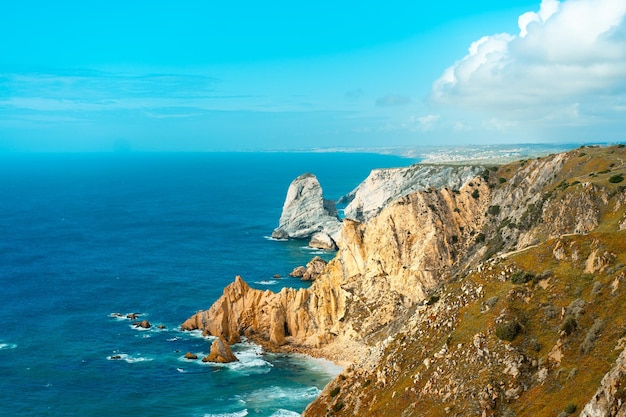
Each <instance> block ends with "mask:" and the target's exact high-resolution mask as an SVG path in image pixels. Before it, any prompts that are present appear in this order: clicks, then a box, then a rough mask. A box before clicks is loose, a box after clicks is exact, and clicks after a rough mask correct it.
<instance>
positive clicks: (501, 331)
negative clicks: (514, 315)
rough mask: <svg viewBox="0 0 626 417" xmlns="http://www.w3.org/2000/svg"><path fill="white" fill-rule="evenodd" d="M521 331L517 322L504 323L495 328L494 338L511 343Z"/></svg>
mask: <svg viewBox="0 0 626 417" xmlns="http://www.w3.org/2000/svg"><path fill="white" fill-rule="evenodd" d="M521 330H522V327H521V326H520V325H519V323H518V322H517V321H505V322H504V323H500V324H498V325H497V326H496V337H497V338H498V339H500V340H506V341H507V342H512V341H513V340H514V339H515V337H516V336H517V335H518V334H519V332H520V331H521Z"/></svg>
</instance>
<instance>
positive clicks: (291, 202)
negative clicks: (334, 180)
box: [272, 174, 341, 242]
mask: <svg viewBox="0 0 626 417" xmlns="http://www.w3.org/2000/svg"><path fill="white" fill-rule="evenodd" d="M340 231H341V221H340V220H339V218H338V217H337V208H336V207H335V203H334V202H333V201H330V200H325V199H324V196H323V195H322V187H321V185H320V183H319V181H318V180H317V177H315V175H313V174H303V175H300V176H299V177H298V178H296V179H295V180H293V181H292V182H291V184H290V185H289V189H288V190H287V197H286V198H285V204H284V205H283V211H282V214H281V216H280V220H279V225H278V227H277V228H276V229H274V231H273V232H272V237H273V238H275V239H308V238H310V237H311V236H313V235H314V234H315V233H317V232H324V233H325V234H326V235H328V236H329V237H330V238H331V239H332V240H333V241H334V242H336V241H337V240H338V239H339V234H340Z"/></svg>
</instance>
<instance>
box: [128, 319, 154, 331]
mask: <svg viewBox="0 0 626 417" xmlns="http://www.w3.org/2000/svg"><path fill="white" fill-rule="evenodd" d="M133 326H135V327H141V328H142V329H149V328H150V327H152V325H151V324H150V322H149V321H148V320H142V321H137V322H135V323H133Z"/></svg>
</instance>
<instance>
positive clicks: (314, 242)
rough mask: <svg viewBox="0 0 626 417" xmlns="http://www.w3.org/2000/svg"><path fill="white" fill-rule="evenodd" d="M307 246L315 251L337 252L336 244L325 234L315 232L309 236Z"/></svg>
mask: <svg viewBox="0 0 626 417" xmlns="http://www.w3.org/2000/svg"><path fill="white" fill-rule="evenodd" d="M309 246H310V247H312V248H316V249H324V250H337V243H335V241H334V240H333V238H332V237H330V236H329V235H328V234H327V233H325V232H317V233H315V234H314V235H313V236H311V240H310V241H309Z"/></svg>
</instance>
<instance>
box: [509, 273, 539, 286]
mask: <svg viewBox="0 0 626 417" xmlns="http://www.w3.org/2000/svg"><path fill="white" fill-rule="evenodd" d="M534 279H535V275H534V274H531V273H530V272H526V271H517V272H515V273H514V274H513V275H512V276H511V282H512V283H513V284H526V283H527V282H529V281H533V280H534Z"/></svg>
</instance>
